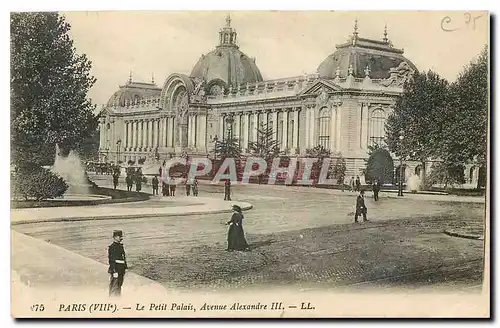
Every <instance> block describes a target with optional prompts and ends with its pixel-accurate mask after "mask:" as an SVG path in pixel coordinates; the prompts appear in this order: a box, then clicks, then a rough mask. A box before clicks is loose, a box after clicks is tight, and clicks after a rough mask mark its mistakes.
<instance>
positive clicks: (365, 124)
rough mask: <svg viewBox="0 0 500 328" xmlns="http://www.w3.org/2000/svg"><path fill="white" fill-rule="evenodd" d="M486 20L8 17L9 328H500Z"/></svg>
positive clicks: (479, 15) (341, 15)
mask: <svg viewBox="0 0 500 328" xmlns="http://www.w3.org/2000/svg"><path fill="white" fill-rule="evenodd" d="M490 19H491V18H490V13H489V12H488V11H238V10H225V11H222V10H221V11H159V10H157V11H67V12H62V11H61V12H56V11H46V12H37V11H30V12H27V11H24V12H10V147H11V148H10V254H11V263H10V285H11V291H10V292H11V315H12V317H14V318H283V319H286V318H489V317H490V315H491V313H490V287H491V281H490V261H491V258H490V233H491V231H490V207H489V204H490V184H491V181H490V170H491V166H490V142H491V140H490V129H491V126H490V124H491V122H490V120H489V118H490Z"/></svg>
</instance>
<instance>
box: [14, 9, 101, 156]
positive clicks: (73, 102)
mask: <svg viewBox="0 0 500 328" xmlns="http://www.w3.org/2000/svg"><path fill="white" fill-rule="evenodd" d="M10 27H11V67H10V68H11V138H12V139H11V142H12V144H11V158H12V160H13V162H14V163H15V164H16V165H30V163H32V164H34V165H51V164H52V163H53V161H54V156H55V154H54V153H55V144H56V143H57V144H59V146H60V148H61V149H62V150H63V154H64V153H68V152H69V150H70V149H77V148H79V146H80V145H81V143H82V141H84V140H86V139H87V138H89V137H91V135H92V133H93V132H95V130H96V128H97V119H96V117H95V116H94V115H93V110H94V106H93V105H92V104H91V101H90V99H88V98H87V92H88V91H89V89H90V88H91V87H92V86H93V84H94V83H95V78H94V77H92V76H91V75H90V69H91V62H90V61H89V60H88V59H87V57H86V56H85V55H84V54H83V55H79V54H77V53H76V50H75V48H74V46H73V41H72V40H71V39H70V37H69V31H70V25H69V24H68V23H67V22H66V21H65V19H64V17H63V16H60V15H59V14H58V13H51V12H23V13H12V14H11V20H10Z"/></svg>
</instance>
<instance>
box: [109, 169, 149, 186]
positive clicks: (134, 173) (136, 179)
mask: <svg viewBox="0 0 500 328" xmlns="http://www.w3.org/2000/svg"><path fill="white" fill-rule="evenodd" d="M142 181H143V175H142V169H141V168H140V167H139V168H137V169H136V170H134V168H132V167H131V168H127V177H126V178H125V182H126V183H127V191H132V188H133V186H134V184H135V191H137V192H139V191H141V190H142ZM117 184H118V183H117ZM115 189H116V186H115Z"/></svg>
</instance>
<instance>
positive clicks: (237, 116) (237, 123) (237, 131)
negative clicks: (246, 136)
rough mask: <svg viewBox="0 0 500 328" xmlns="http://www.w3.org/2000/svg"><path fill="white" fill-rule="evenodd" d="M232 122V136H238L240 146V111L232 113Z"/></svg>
mask: <svg viewBox="0 0 500 328" xmlns="http://www.w3.org/2000/svg"><path fill="white" fill-rule="evenodd" d="M234 123H235V127H234V136H235V137H236V138H238V144H239V145H240V147H241V135H240V134H241V133H240V131H241V114H240V113H236V114H235V115H234Z"/></svg>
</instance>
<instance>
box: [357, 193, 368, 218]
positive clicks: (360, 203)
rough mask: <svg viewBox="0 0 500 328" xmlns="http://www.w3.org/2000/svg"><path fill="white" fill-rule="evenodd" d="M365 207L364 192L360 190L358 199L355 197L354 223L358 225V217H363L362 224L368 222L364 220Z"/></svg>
mask: <svg viewBox="0 0 500 328" xmlns="http://www.w3.org/2000/svg"><path fill="white" fill-rule="evenodd" d="M366 212H367V209H366V206H365V191H364V190H361V191H360V192H359V195H358V197H356V214H354V223H358V216H359V215H363V222H366V221H368V220H367V219H366Z"/></svg>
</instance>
